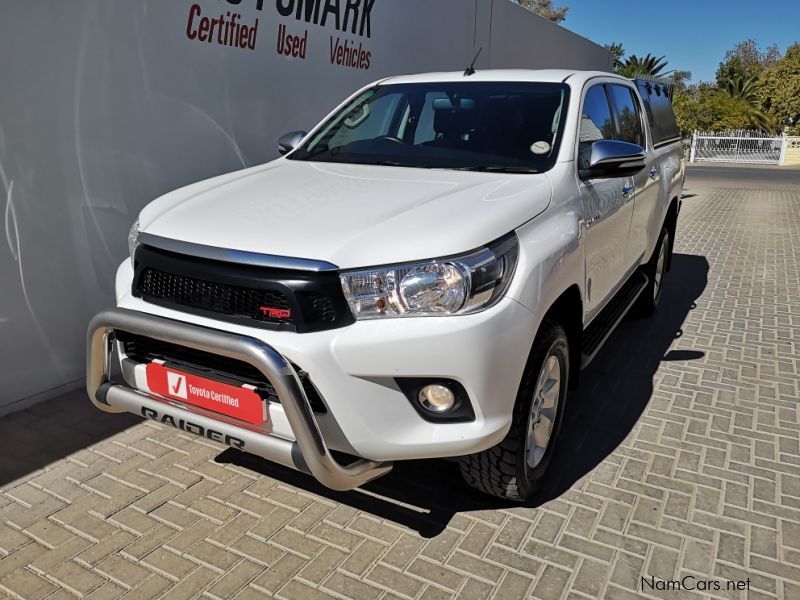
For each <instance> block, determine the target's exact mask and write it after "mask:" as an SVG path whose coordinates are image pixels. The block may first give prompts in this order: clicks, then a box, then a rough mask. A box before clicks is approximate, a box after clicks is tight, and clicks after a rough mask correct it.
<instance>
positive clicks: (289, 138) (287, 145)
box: [278, 131, 308, 155]
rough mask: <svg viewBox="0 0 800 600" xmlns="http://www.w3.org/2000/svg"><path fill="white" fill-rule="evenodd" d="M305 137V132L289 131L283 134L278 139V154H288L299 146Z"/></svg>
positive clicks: (306, 133)
mask: <svg viewBox="0 0 800 600" xmlns="http://www.w3.org/2000/svg"><path fill="white" fill-rule="evenodd" d="M306 135H308V132H306V131H290V132H289V133H284V134H283V135H282V136H281V137H279V138H278V152H280V153H281V155H284V154H288V153H289V152H291V151H292V150H294V149H295V148H297V147H298V146H299V145H300V142H301V141H303V138H304V137H306Z"/></svg>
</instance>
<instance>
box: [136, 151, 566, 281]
mask: <svg viewBox="0 0 800 600" xmlns="http://www.w3.org/2000/svg"><path fill="white" fill-rule="evenodd" d="M550 197H551V186H550V182H549V180H548V178H547V177H546V176H545V175H543V174H535V175H518V174H503V173H480V172H464V171H447V170H431V169H410V168H402V167H384V166H371V165H370V166H367V165H353V164H335V163H314V162H304V161H292V160H287V159H278V160H277V161H274V162H272V163H269V164H266V165H262V166H259V167H253V168H250V169H247V170H244V171H238V172H235V173H229V174H227V175H222V176H220V177H216V178H214V179H209V180H207V181H202V182H199V183H195V184H193V185H190V186H188V187H186V188H182V189H180V190H176V191H174V192H171V193H169V194H167V195H165V196H162V197H161V198H159V199H158V200H155V201H154V202H152V203H150V204H149V205H148V206H147V207H145V209H144V210H143V211H142V213H141V216H140V221H141V228H142V231H144V232H146V233H150V234H153V235H158V236H162V237H166V238H172V239H176V240H181V241H185V242H191V243H195V244H203V245H206V246H214V247H219V248H226V249H231V250H241V251H247V252H257V253H262V254H273V255H279V256H291V257H297V258H307V259H314V260H324V261H327V262H330V263H333V264H335V265H337V266H339V267H340V268H343V269H347V268H354V267H364V266H371V265H381V264H389V263H398V262H406V261H411V260H421V259H427V258H436V257H440V256H448V255H451V254H457V253H461V252H465V251H468V250H472V249H474V248H477V247H479V246H482V245H484V244H486V243H488V242H491V241H493V240H494V239H496V238H499V237H501V236H502V235H504V234H506V233H508V232H509V231H512V230H513V229H515V228H517V227H518V226H520V225H521V224H523V223H525V222H526V221H528V220H530V219H532V218H533V217H535V216H536V215H538V214H540V213H541V212H542V211H544V210H545V208H547V205H548V204H549V203H550Z"/></svg>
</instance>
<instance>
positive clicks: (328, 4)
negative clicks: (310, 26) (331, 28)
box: [320, 0, 341, 29]
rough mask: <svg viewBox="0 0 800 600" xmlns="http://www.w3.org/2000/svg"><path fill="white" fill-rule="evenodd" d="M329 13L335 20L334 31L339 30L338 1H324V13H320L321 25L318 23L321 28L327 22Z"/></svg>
mask: <svg viewBox="0 0 800 600" xmlns="http://www.w3.org/2000/svg"><path fill="white" fill-rule="evenodd" d="M329 13H333V16H334V18H335V19H336V29H341V28H340V27H339V0H325V12H323V13H322V23H320V25H322V26H323V27H325V23H326V22H327V21H328V14H329Z"/></svg>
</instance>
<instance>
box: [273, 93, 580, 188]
mask: <svg viewBox="0 0 800 600" xmlns="http://www.w3.org/2000/svg"><path fill="white" fill-rule="evenodd" d="M567 96H568V88H567V86H566V85H564V84H561V83H527V82H522V83H520V82H476V83H470V82H457V83H413V84H395V85H381V86H376V87H374V88H371V89H369V90H367V91H365V92H364V93H362V94H360V95H358V96H357V97H355V98H354V99H353V100H352V101H350V102H349V103H348V104H347V105H346V106H345V107H344V108H343V109H342V110H341V111H339V112H337V113H336V114H335V115H334V116H333V117H331V118H330V119H329V120H328V121H327V122H325V124H324V125H323V126H322V127H321V128H320V129H319V130H318V131H317V132H316V133H315V134H314V135H312V136H311V137H310V138H309V140H308V141H307V142H306V143H305V144H303V145H302V146H301V147H300V148H298V149H297V150H296V151H295V152H293V153H291V154H290V155H289V156H288V158H290V159H292V160H311V161H321V162H338V163H356V164H368V165H390V166H398V167H421V168H431V169H464V170H476V171H504V172H516V173H540V172H542V171H546V170H548V169H550V168H551V167H552V166H553V164H554V163H555V161H556V156H557V154H558V145H559V142H560V139H561V129H562V127H563V123H564V119H565V117H566V106H567Z"/></svg>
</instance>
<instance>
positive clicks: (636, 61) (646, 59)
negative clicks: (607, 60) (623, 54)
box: [614, 52, 669, 77]
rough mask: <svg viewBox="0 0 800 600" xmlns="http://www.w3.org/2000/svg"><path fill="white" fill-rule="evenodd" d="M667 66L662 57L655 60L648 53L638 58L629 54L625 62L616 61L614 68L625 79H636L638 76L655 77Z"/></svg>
mask: <svg viewBox="0 0 800 600" xmlns="http://www.w3.org/2000/svg"><path fill="white" fill-rule="evenodd" d="M668 64H669V63H668V62H667V61H666V60H664V57H663V56H662V57H660V58H656V57H655V56H653V55H651V54H650V53H649V52H648V53H647V55H646V56H642V57H638V56H636V55H635V54H631V55H630V56H629V57H628V58H626V59H625V60H617V61H616V62H615V64H614V67H615V68H616V70H617V73H619V74H620V75H624V76H625V77H636V76H638V75H648V76H650V77H656V76H658V75H659V73H661V71H663V70H664V69H666V68H667V65H668Z"/></svg>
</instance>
